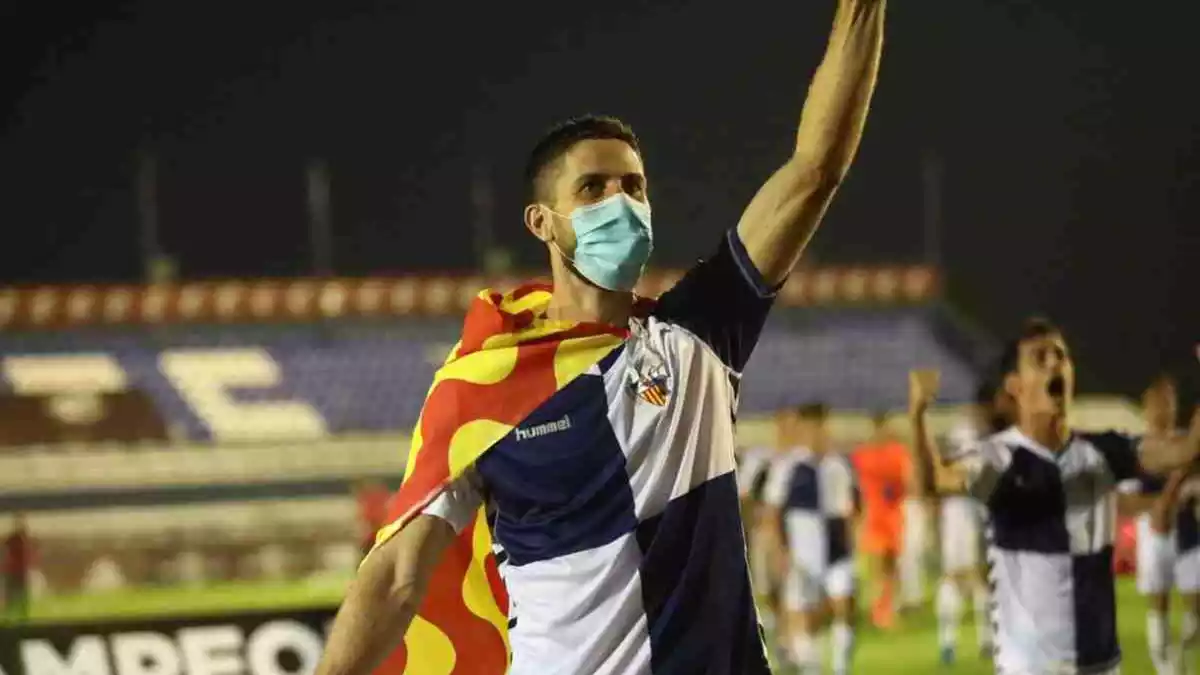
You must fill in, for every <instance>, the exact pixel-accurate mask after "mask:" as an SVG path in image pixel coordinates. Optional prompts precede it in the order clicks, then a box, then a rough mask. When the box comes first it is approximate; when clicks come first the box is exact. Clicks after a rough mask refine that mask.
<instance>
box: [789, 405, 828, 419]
mask: <svg viewBox="0 0 1200 675" xmlns="http://www.w3.org/2000/svg"><path fill="white" fill-rule="evenodd" d="M796 415H797V416H798V417H799V418H800V419H802V420H808V421H811V422H822V421H824V420H825V419H826V418H828V417H829V406H828V405H826V404H825V403H823V402H821V401H813V402H812V403H805V404H804V405H801V406H797V407H796Z"/></svg>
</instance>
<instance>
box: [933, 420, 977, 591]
mask: <svg viewBox="0 0 1200 675" xmlns="http://www.w3.org/2000/svg"><path fill="white" fill-rule="evenodd" d="M978 442H979V434H978V432H976V430H975V426H974V425H973V424H970V423H968V422H964V423H963V424H960V425H958V426H956V427H955V428H954V429H952V430H951V431H950V433H949V434H948V435H947V437H946V443H947V444H949V446H950V448H951V450H950V453H951V454H952V455H954V454H960V453H962V452H964V451H965V450H966V449H968V448H970V447H971V446H972V445H974V444H975V443H978ZM938 501H939V502H940V506H939V530H940V532H941V539H942V572H943V573H945V574H959V573H963V572H969V571H972V570H974V569H976V568H977V567H979V552H980V549H981V548H982V547H981V545H980V540H981V538H982V528H981V527H980V526H981V524H982V520H983V513H982V509H981V508H980V504H979V502H978V501H976V500H975V499H974V498H973V497H971V495H969V494H967V492H966V490H965V486H964V489H963V490H962V491H961V492H959V491H950V492H945V491H943V492H942V493H941V494H940V495H939V500H938Z"/></svg>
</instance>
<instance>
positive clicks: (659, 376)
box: [629, 364, 671, 408]
mask: <svg viewBox="0 0 1200 675" xmlns="http://www.w3.org/2000/svg"><path fill="white" fill-rule="evenodd" d="M629 380H630V382H629V385H630V388H631V389H632V390H633V392H634V393H635V394H637V395H638V397H639V398H641V399H642V400H643V401H645V402H647V403H650V404H651V405H656V406H658V407H660V408H661V407H663V406H665V405H666V404H667V401H669V400H670V398H671V388H670V386H669V384H668V383H669V382H670V375H669V374H668V373H667V369H666V367H665V366H663V365H662V364H655V365H654V366H652V367H650V368H648V369H647V370H646V371H645V372H639V371H638V370H630V371H629Z"/></svg>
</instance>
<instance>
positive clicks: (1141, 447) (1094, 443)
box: [915, 320, 1200, 675]
mask: <svg viewBox="0 0 1200 675" xmlns="http://www.w3.org/2000/svg"><path fill="white" fill-rule="evenodd" d="M1001 372H1002V373H1003V374H1004V375H1003V377H1004V389H1005V392H1006V393H1007V394H1008V395H1009V396H1011V397H1012V400H1013V402H1014V413H1015V415H1014V417H1015V420H1016V424H1015V425H1014V426H1012V427H1011V428H1009V429H1007V430H1005V431H1002V432H1000V433H998V434H993V435H991V436H989V437H987V438H985V439H983V440H981V441H980V442H979V443H977V444H975V445H973V446H970V447H968V448H966V449H964V450H961V451H958V452H957V453H955V454H949V453H948V454H946V455H944V456H943V459H945V460H947V461H950V462H953V463H955V464H957V465H958V466H959V467H960V468H961V470H962V471H963V474H964V478H965V480H966V483H967V487H968V489H969V491H970V492H971V494H972V495H973V496H974V497H976V498H977V499H979V500H980V501H982V502H983V503H984V504H985V505H986V508H987V512H988V524H989V528H988V536H989V546H988V561H989V564H990V569H991V576H990V581H991V583H992V584H993V588H994V589H995V592H994V595H993V602H994V604H995V610H994V616H995V619H996V635H995V648H996V651H995V654H994V659H995V664H996V670H997V672H998V673H1003V674H1004V675H1052V674H1057V673H1087V674H1089V675H1092V674H1097V673H1100V674H1105V675H1109V674H1112V673H1118V672H1120V662H1121V648H1120V645H1119V644H1118V641H1117V620H1116V589H1115V580H1114V573H1113V538H1114V533H1115V529H1116V522H1115V520H1116V518H1115V514H1116V508H1115V506H1116V505H1115V499H1116V489H1115V488H1116V486H1117V484H1118V483H1120V482H1121V481H1123V480H1128V479H1131V478H1134V477H1136V476H1139V475H1141V474H1142V473H1145V472H1149V473H1162V472H1166V471H1170V470H1173V469H1175V468H1179V467H1182V466H1186V465H1187V464H1189V463H1190V462H1192V461H1194V459H1195V458H1196V457H1197V456H1198V455H1200V411H1198V412H1197V414H1196V415H1195V417H1194V418H1193V423H1192V427H1191V432H1190V434H1189V435H1188V437H1187V438H1184V439H1169V440H1167V439H1149V438H1146V439H1136V438H1132V437H1130V436H1127V435H1124V434H1120V433H1116V432H1111V431H1110V432H1106V433H1082V432H1073V431H1072V430H1071V429H1070V427H1069V426H1068V424H1067V419H1068V415H1069V414H1070V410H1071V401H1072V399H1073V396H1074V391H1075V368H1074V363H1073V361H1072V359H1071V353H1070V351H1069V350H1068V348H1067V342H1066V340H1065V338H1064V337H1063V334H1062V331H1060V330H1059V329H1058V328H1056V327H1055V326H1054V325H1053V324H1050V323H1048V322H1046V321H1041V320H1032V321H1029V322H1027V323H1026V324H1025V326H1024V327H1023V329H1022V331H1021V333H1020V334H1019V335H1018V336H1017V338H1016V339H1015V340H1013V341H1012V343H1011V344H1010V345H1009V347H1008V349H1006V351H1005V355H1004V358H1003V361H1002V368H1001ZM915 394H916V396H917V398H919V399H920V400H923V401H931V400H932V399H933V397H934V395H935V392H933V391H919V392H915Z"/></svg>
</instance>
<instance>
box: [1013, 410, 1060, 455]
mask: <svg viewBox="0 0 1200 675" xmlns="http://www.w3.org/2000/svg"><path fill="white" fill-rule="evenodd" d="M1017 428H1018V429H1020V430H1021V433H1023V434H1025V435H1026V436H1028V437H1029V438H1032V439H1033V440H1035V441H1037V442H1038V443H1039V444H1041V445H1042V446H1044V447H1046V448H1048V449H1050V450H1053V451H1055V452H1058V451H1059V450H1062V449H1063V448H1064V447H1065V446H1066V445H1067V439H1068V438H1069V437H1070V435H1071V431H1070V429H1069V428H1068V427H1067V416H1066V415H1065V414H1062V413H1050V414H1025V415H1021V418H1020V422H1019V423H1018V424H1017Z"/></svg>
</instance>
